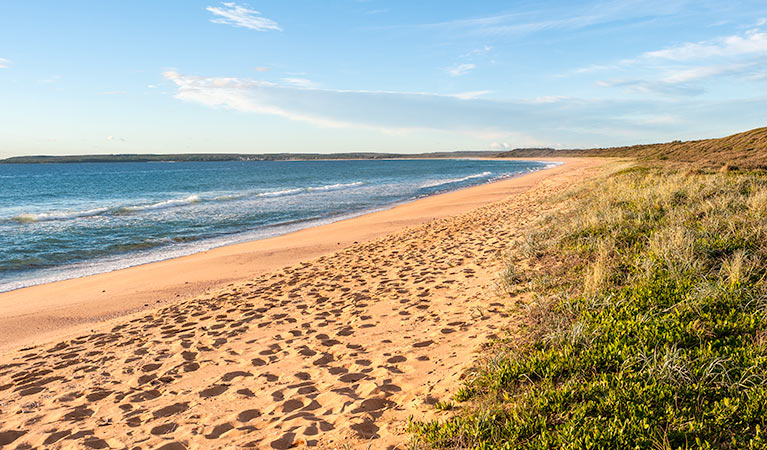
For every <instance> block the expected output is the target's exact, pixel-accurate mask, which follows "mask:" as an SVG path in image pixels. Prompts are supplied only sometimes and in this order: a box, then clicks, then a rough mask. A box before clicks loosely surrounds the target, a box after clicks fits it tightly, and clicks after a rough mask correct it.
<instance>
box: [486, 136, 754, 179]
mask: <svg viewBox="0 0 767 450" xmlns="http://www.w3.org/2000/svg"><path fill="white" fill-rule="evenodd" d="M499 156H503V157H519V158H530V157H536V156H538V157H541V156H552V157H557V156H620V157H634V158H638V159H640V160H668V161H673V162H681V163H694V164H696V165H698V166H701V167H708V168H715V167H721V166H722V165H724V164H729V165H730V166H735V167H739V168H744V169H767V127H765V128H757V129H755V130H751V131H746V132H743V133H738V134H734V135H732V136H727V137H723V138H719V139H703V140H699V141H686V142H682V141H674V142H667V143H664V144H649V145H633V146H630V147H611V148H595V149H585V150H553V149H517V150H512V151H510V152H505V153H502V154H500V155H499Z"/></svg>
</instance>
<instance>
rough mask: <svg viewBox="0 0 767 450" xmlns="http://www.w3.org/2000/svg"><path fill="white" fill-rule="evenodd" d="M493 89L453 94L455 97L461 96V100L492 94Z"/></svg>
mask: <svg viewBox="0 0 767 450" xmlns="http://www.w3.org/2000/svg"><path fill="white" fill-rule="evenodd" d="M491 92H493V91H471V92H460V93H458V94H453V97H455V98H460V99H461V100H472V99H475V98H479V97H483V96H485V95H487V94H490V93H491Z"/></svg>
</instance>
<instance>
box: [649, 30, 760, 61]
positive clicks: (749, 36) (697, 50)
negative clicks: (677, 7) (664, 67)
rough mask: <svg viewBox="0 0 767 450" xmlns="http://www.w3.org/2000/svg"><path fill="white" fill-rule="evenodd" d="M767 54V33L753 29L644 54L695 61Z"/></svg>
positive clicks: (675, 59)
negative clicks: (743, 33) (741, 34)
mask: <svg viewBox="0 0 767 450" xmlns="http://www.w3.org/2000/svg"><path fill="white" fill-rule="evenodd" d="M765 54H767V33H765V32H760V31H756V30H752V31H749V32H747V33H746V34H745V35H744V36H737V35H736V36H726V37H723V38H720V39H716V40H712V41H703V42H688V43H684V44H681V45H677V46H674V47H670V48H666V49H663V50H657V51H653V52H647V53H645V54H644V55H643V56H644V57H645V58H653V59H667V60H672V61H693V60H701V59H706V58H712V57H729V58H732V57H735V56H742V55H765Z"/></svg>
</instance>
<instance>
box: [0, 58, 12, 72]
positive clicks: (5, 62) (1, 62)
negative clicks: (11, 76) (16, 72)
mask: <svg viewBox="0 0 767 450" xmlns="http://www.w3.org/2000/svg"><path fill="white" fill-rule="evenodd" d="M10 65H11V60H10V59H6V58H0V69H5V68H7V67H8V66H10Z"/></svg>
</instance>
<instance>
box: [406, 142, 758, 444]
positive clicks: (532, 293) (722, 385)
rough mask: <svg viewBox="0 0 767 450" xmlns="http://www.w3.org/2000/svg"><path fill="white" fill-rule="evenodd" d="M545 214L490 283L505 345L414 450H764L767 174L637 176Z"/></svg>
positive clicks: (640, 172)
mask: <svg viewBox="0 0 767 450" xmlns="http://www.w3.org/2000/svg"><path fill="white" fill-rule="evenodd" d="M762 133H764V130H762ZM740 139H742V137H741V138H740ZM736 141H737V139H735V138H733V139H732V141H730V142H736ZM699 142H702V141H699ZM671 146H672V147H671V148H673V144H671ZM720 148H724V145H722V146H721V147H720ZM552 201H553V202H554V203H556V205H557V206H558V212H557V213H555V214H553V215H551V216H548V217H545V218H542V219H541V221H540V222H539V223H536V224H532V225H531V227H530V230H529V232H528V233H527V234H526V236H525V237H524V238H523V239H521V240H520V241H519V242H516V243H514V246H513V250H512V251H511V254H510V255H509V257H510V263H509V267H508V270H506V272H505V273H504V274H503V275H502V277H501V279H500V281H499V285H500V286H502V287H503V288H504V291H505V294H503V295H511V296H513V297H514V298H517V299H518V308H517V309H516V311H515V312H514V314H515V316H516V317H515V318H514V319H513V320H510V322H509V323H510V330H509V334H508V337H507V338H505V339H501V340H499V341H497V342H494V343H491V344H490V345H489V346H488V348H487V349H486V351H485V352H484V354H483V355H482V357H481V359H480V361H479V362H478V363H477V366H476V367H475V368H474V369H473V370H472V371H470V372H469V373H468V377H467V382H466V384H465V386H464V387H463V388H462V389H461V390H460V391H458V392H457V393H456V394H455V396H454V397H453V398H451V399H444V401H443V402H441V403H439V404H438V406H439V408H440V409H443V410H448V411H447V412H445V413H442V414H443V417H442V419H440V420H437V421H426V422H424V421H419V420H417V419H416V420H414V421H413V422H412V423H411V425H410V430H411V431H412V432H413V433H414V435H415V438H414V439H415V440H414V447H424V448H451V449H453V448H472V449H474V448H476V449H483V450H489V449H505V450H511V449H572V450H575V449H616V450H617V449H714V448H716V449H763V448H767V435H765V431H764V430H765V426H766V425H767V423H766V422H767V175H766V174H765V173H764V172H749V173H745V172H726V173H725V172H713V173H698V172H696V171H690V170H680V171H677V170H675V169H669V168H663V167H654V168H638V167H635V168H633V169H630V170H625V171H622V172H618V173H614V174H612V175H610V176H606V177H604V178H603V179H599V180H597V181H596V182H594V183H593V184H591V185H588V186H585V187H583V186H582V187H580V188H579V189H577V190H575V191H572V192H570V193H568V194H567V195H566V196H562V197H560V198H557V199H553V200H552ZM516 323H521V324H522V325H520V326H513V325H512V324H516Z"/></svg>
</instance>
